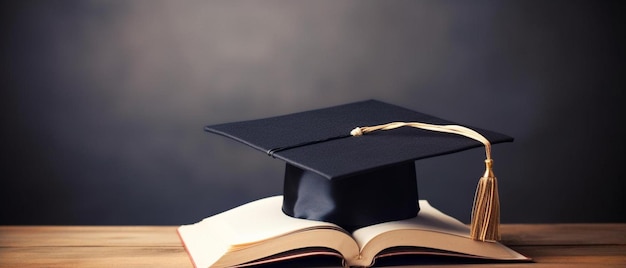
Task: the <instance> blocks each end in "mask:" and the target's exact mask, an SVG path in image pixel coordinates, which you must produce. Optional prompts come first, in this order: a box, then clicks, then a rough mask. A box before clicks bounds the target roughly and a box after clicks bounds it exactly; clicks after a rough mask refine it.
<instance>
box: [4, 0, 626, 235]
mask: <svg viewBox="0 0 626 268" xmlns="http://www.w3.org/2000/svg"><path fill="white" fill-rule="evenodd" d="M15 2H16V3H12V4H7V3H4V4H2V7H1V10H2V11H0V12H1V14H0V15H1V16H0V22H1V26H0V29H1V37H0V38H1V40H0V41H2V42H1V44H0V53H1V54H0V60H1V62H0V68H2V69H1V71H2V73H1V83H2V84H1V88H2V100H1V103H0V104H1V109H2V113H1V114H2V121H1V123H2V132H1V134H0V135H1V139H0V141H1V143H2V144H1V148H2V150H1V151H2V159H1V162H0V165H1V168H2V170H1V175H0V176H2V179H1V181H2V183H1V185H0V224H112V225H117V224H138V225H141V224H148V225H151V224H169V225H179V224H185V223H191V222H195V221H198V220H200V219H202V218H204V217H207V216H210V215H213V214H215V213H218V212H220V211H223V210H226V209H229V208H232V207H234V206H237V205H240V204H243V203H245V202H248V201H251V200H255V199H258V198H261V197H265V196H268V195H274V194H280V193H281V191H282V173H283V168H284V164H283V163H282V162H280V161H278V160H275V159H272V158H269V157H267V156H265V155H263V154H261V153H258V152H256V151H253V150H251V149H248V148H247V147H245V146H243V145H240V144H238V143H235V142H232V141H230V140H227V139H225V138H222V137H218V136H214V135H210V134H207V133H205V132H203V130H202V128H203V126H205V125H207V124H214V123H223V122H230V121H237V120H246V119H254V118H260V117H265V116H273V115H280V114H287V113H292V112H297V111H304V110H308V109H314V108H321V107H328V106H333V105H337V104H343V103H348V102H353V101H359V100H365V99H370V98H375V99H379V100H383V101H386V102H390V103H394V104H397V105H401V106H404V107H407V108H411V109H415V110H419V111H422V112H425V113H429V114H433V115H436V116H440V117H443V118H447V119H450V120H453V121H457V122H461V123H465V124H469V125H474V126H478V127H483V128H488V129H492V130H496V131H499V132H503V133H506V134H509V135H511V136H513V137H515V138H516V141H515V142H514V143H511V144H503V145H497V146H495V147H494V159H495V161H496V162H495V172H496V175H497V176H498V178H499V182H500V193H501V199H502V207H503V211H502V221H503V222H509V223H512V222H615V221H620V222H623V221H626V213H625V208H624V204H625V203H626V202H625V200H624V179H623V173H624V172H623V162H622V161H621V158H622V157H621V154H622V153H623V151H624V141H623V136H624V134H625V133H624V130H622V128H621V127H620V125H621V124H622V123H624V117H623V116H622V115H621V113H623V112H624V108H623V104H624V86H625V84H624V78H623V74H624V73H623V72H624V68H623V67H624V66H623V65H624V64H623V63H624V50H623V47H624V44H623V42H622V40H621V39H622V38H623V36H624V29H623V26H618V25H620V23H623V21H621V19H619V18H618V16H620V15H622V14H623V11H624V10H623V8H621V7H620V6H619V5H618V4H617V2H610V1H477V2H476V1H472V3H471V4H470V3H469V2H468V1H15ZM482 160H483V152H482V151H481V150H480V149H478V150H471V151H466V152H463V153H459V154H456V155H450V156H443V157H439V158H436V159H429V160H424V161H419V163H416V168H417V173H418V177H419V178H418V183H419V193H420V195H421V197H422V198H425V199H429V200H430V201H431V203H433V204H434V205H435V206H437V207H439V208H440V209H442V210H443V211H445V212H447V213H450V214H452V215H453V216H455V217H458V218H460V219H461V220H463V221H466V222H467V221H468V220H469V212H470V207H471V202H472V198H473V193H474V189H475V185H476V182H477V179H478V177H479V176H480V175H482V172H483V163H482Z"/></svg>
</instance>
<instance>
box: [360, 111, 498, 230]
mask: <svg viewBox="0 0 626 268" xmlns="http://www.w3.org/2000/svg"><path fill="white" fill-rule="evenodd" d="M404 126H408V127H415V128H421V129H427V130H432V131H439V132H447V133H453V134H458V135H463V136H466V137H468V138H472V139H475V140H477V141H480V142H482V143H483V145H485V156H486V158H487V159H486V160H485V165H486V170H485V174H484V175H483V177H482V178H480V181H479V182H478V187H477V188H476V195H475V196H474V206H473V208H472V222H471V226H470V236H471V238H472V239H474V240H480V241H497V240H500V231H499V229H500V199H499V196H498V181H497V180H496V176H495V175H494V174H493V169H492V167H491V166H492V165H493V160H492V159H491V143H490V142H489V140H487V139H486V138H485V137H483V135H481V134H480V133H478V132H476V131H474V130H472V129H469V128H467V127H464V126H459V125H432V124H426V123H419V122H391V123H388V124H383V125H377V126H369V127H357V128H355V129H353V130H352V131H351V132H350V134H351V135H352V136H360V135H363V134H365V133H369V132H373V131H377V130H389V129H395V128H399V127H404Z"/></svg>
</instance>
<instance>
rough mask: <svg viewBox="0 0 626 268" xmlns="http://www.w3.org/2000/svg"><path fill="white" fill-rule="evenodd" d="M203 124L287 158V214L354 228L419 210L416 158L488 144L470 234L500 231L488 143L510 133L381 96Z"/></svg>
mask: <svg viewBox="0 0 626 268" xmlns="http://www.w3.org/2000/svg"><path fill="white" fill-rule="evenodd" d="M205 130H206V131H208V132H212V133H215V134H219V135H223V136H226V137H228V138H231V139H234V140H236V141H239V142H241V143H244V144H246V145H248V146H250V147H252V148H254V149H257V150H259V151H261V152H263V153H266V154H268V155H269V156H271V157H273V158H276V159H280V160H283V161H285V162H286V168H285V178H284V189H283V196H284V197H283V207H282V210H283V212H284V213H285V214H287V215H289V216H292V217H297V218H303V219H311V220H320V221H327V222H333V223H336V224H338V225H339V226H341V227H343V228H345V229H347V230H349V231H350V230H354V229H357V228H360V227H363V226H368V225H372V224H376V223H381V222H386V221H393V220H402V219H408V218H412V217H415V216H416V215H417V213H418V212H419V206H418V199H419V198H418V193H417V180H416V174H415V163H414V162H415V161H416V160H420V159H424V158H429V157H434V156H440V155H445V154H450V153H455V152H459V151H463V150H467V149H471V148H476V147H483V146H484V147H485V151H486V155H487V157H486V158H487V160H485V163H486V166H487V169H486V171H485V175H484V176H483V178H481V179H480V183H479V187H478V189H477V192H476V198H475V201H474V208H473V212H472V224H471V225H472V232H471V236H472V237H473V238H474V239H477V240H483V241H484V240H497V239H498V238H499V234H498V224H499V202H498V196H497V183H496V181H495V176H493V172H492V171H491V164H492V161H491V156H490V154H491V153H490V148H491V146H490V145H491V144H494V143H500V142H510V141H513V138H511V137H509V136H507V135H504V134H500V133H497V132H493V131H488V130H484V129H479V128H468V127H464V126H460V125H458V124H457V123H454V122H451V121H448V120H444V119H441V118H437V117H434V116H431V115H427V114H423V113H420V112H416V111H412V110H409V109H406V108H403V107H399V106H395V105H391V104H388V103H384V102H381V101H377V100H368V101H361V102H355V103H350V104H345V105H340V106H334V107H330V108H323V109H317V110H311V111H305V112H299V113H293V114H288V115H283V116H276V117H270V118H264V119H256V120H249V121H241V122H234V123H225V124H218V125H211V126H207V127H205Z"/></svg>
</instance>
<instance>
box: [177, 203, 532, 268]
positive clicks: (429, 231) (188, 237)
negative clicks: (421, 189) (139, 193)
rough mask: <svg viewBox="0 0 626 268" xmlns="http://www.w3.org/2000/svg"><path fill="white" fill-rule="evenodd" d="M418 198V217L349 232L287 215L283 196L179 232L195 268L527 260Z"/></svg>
mask: <svg viewBox="0 0 626 268" xmlns="http://www.w3.org/2000/svg"><path fill="white" fill-rule="evenodd" d="M419 202H420V204H419V205H420V212H419V214H418V216H416V217H415V218H411V219H407V220H401V221H392V222H386V223H380V224H376V225H371V226H367V227H363V228H360V229H357V230H355V231H354V232H353V233H351V234H350V233H348V232H346V231H345V230H343V229H341V228H340V227H339V226H337V225H335V224H332V223H326V222H320V221H312V220H305V219H298V218H293V217H290V216H287V215H285V214H284V213H283V212H282V210H281V206H282V196H274V197H268V198H264V199H260V200H257V201H253V202H250V203H247V204H245V205H242V206H239V207H236V208H233V209H231V210H228V211H226V212H223V213H220V214H217V215H215V216H212V217H208V218H206V219H204V220H202V221H200V222H198V223H195V224H190V225H182V226H180V227H179V228H178V234H179V236H180V238H181V240H182V241H183V243H184V245H185V249H186V250H187V252H188V253H189V256H190V257H191V259H192V261H193V264H194V266H195V267H233V266H234V267H242V266H249V265H256V264H263V263H270V262H275V261H281V260H287V259H293V258H298V257H305V256H311V255H335V256H337V257H339V258H342V259H343V263H344V265H346V266H361V267H367V266H371V265H373V264H374V261H375V260H376V259H378V258H383V257H388V256H396V255H406V254H434V255H449V256H457V257H467V258H479V259H492V260H507V261H517V260H519V261H528V260H529V258H527V257H525V256H523V255H521V254H519V253H517V252H515V251H513V250H511V249H509V248H508V247H506V246H504V245H503V244H500V243H498V242H480V241H475V240H472V239H471V238H469V228H468V227H467V226H466V225H465V224H463V223H462V222H460V221H458V220H456V219H454V218H452V217H450V216H448V215H446V214H444V213H442V212H441V211H439V210H437V209H435V208H433V207H432V206H430V204H429V203H428V202H427V201H424V200H422V201H419Z"/></svg>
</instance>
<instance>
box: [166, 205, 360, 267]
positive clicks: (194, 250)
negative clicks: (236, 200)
mask: <svg viewBox="0 0 626 268" xmlns="http://www.w3.org/2000/svg"><path fill="white" fill-rule="evenodd" d="M314 229H333V230H339V231H340V232H342V233H345V231H343V230H342V229H340V228H339V227H338V226H337V225H335V224H332V223H326V222H320V221H312V220H305V219H297V218H292V217H290V216H287V215H285V214H284V213H283V212H282V196H274V197H268V198H264V199H260V200H257V201H253V202H250V203H247V204H245V205H242V206H239V207H236V208H233V209H231V210H228V211H225V212H222V213H220V214H217V215H214V216H212V217H208V218H205V219H204V220H202V221H200V222H198V223H195V224H189V225H182V226H180V227H179V228H178V233H179V236H180V237H181V239H182V240H183V242H184V244H185V248H186V249H187V251H188V253H189V255H190V256H191V257H192V260H193V261H194V264H195V266H196V267H209V266H211V265H213V264H214V263H215V262H217V261H218V260H220V258H222V257H223V256H225V255H226V254H227V253H228V252H231V251H233V250H239V249H242V248H246V247H249V246H253V245H257V244H259V243H260V242H264V241H268V240H271V239H272V238H276V237H281V236H285V235H286V234H290V233H296V232H301V231H303V230H314ZM344 236H346V237H347V236H348V235H347V234H345V235H344ZM285 241H288V240H285ZM350 241H352V240H351V239H350ZM352 243H354V242H352ZM355 246H356V245H355Z"/></svg>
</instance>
